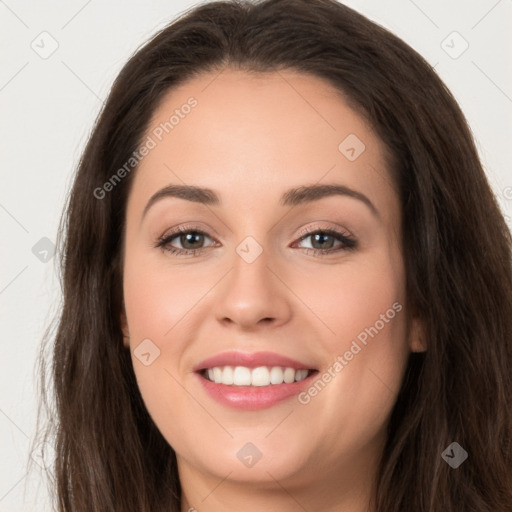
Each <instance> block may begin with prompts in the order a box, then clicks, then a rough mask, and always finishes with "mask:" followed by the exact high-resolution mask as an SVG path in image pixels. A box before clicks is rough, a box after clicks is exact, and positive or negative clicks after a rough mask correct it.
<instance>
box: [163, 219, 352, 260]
mask: <svg viewBox="0 0 512 512" xmlns="http://www.w3.org/2000/svg"><path fill="white" fill-rule="evenodd" d="M190 233H195V234H198V235H203V236H206V237H208V238H211V237H210V236H209V235H208V233H205V232H204V231H202V230H201V229H198V228H197V227H195V226H180V227H179V228H176V229H175V230H174V231H172V232H171V233H168V234H166V235H163V236H161V237H160V238H159V239H158V241H157V244H156V245H155V248H156V249H158V248H161V249H162V250H163V251H166V252H169V253H171V254H174V255H178V256H200V255H201V254H202V253H203V252H204V251H205V250H207V249H208V248H209V247H201V248H200V249H179V248H177V247H172V246H169V244H170V243H171V241H173V240H174V239H175V238H176V237H177V236H180V235H183V234H190ZM316 234H322V235H328V236H333V237H335V238H337V239H338V241H340V242H341V246H339V247H338V248H336V249H315V248H310V247H303V248H302V249H305V250H306V253H307V254H310V253H313V254H315V255H317V256H328V255H330V254H333V253H337V252H340V251H351V250H354V249H356V248H357V242H356V240H355V239H354V238H353V237H352V236H351V235H348V234H347V233H341V232H339V231H336V230H334V229H320V228H313V229H311V228H308V229H305V230H304V231H302V232H301V233H300V235H299V239H298V242H302V241H303V240H305V239H306V238H308V237H310V236H311V235H316ZM210 247H211V246H210Z"/></svg>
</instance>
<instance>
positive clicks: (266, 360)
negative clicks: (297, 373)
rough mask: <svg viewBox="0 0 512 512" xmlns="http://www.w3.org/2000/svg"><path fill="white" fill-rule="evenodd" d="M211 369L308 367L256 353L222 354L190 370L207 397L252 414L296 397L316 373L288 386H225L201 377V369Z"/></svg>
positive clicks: (290, 360) (282, 358)
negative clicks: (220, 367)
mask: <svg viewBox="0 0 512 512" xmlns="http://www.w3.org/2000/svg"><path fill="white" fill-rule="evenodd" d="M215 366H246V367H247V368H257V367H258V366H268V367H272V366H281V367H283V368H295V369H296V370H300V369H306V370H312V368H311V367H310V366H309V365H307V364H304V363H301V362H300V361H296V360H294V359H290V358H289V357H285V356H281V355H279V354H275V353H273V352H256V353H254V354H247V353H243V352H224V353H222V354H218V355H216V356H214V357H210V358H208V359H205V360H204V361H202V362H201V363H199V364H198V365H197V366H195V368H194V371H195V372H196V375H197V378H198V379H199V381H200V383H201V385H202V386H203V389H204V390H205V391H206V392H207V393H208V395H209V396H210V397H211V398H213V399H214V400H216V401H217V402H219V403H221V404H223V405H227V406H229V407H231V408H235V409H241V410H252V411H254V410H258V409H265V408H268V407H272V406H273V405H276V404H278V403H279V402H281V401H283V400H285V399H287V398H291V397H292V396H295V395H298V394H299V393H300V392H301V391H302V390H304V389H305V388H306V387H308V386H309V385H310V384H311V381H312V379H313V378H314V376H315V374H316V373H318V372H317V371H316V370H315V371H313V372H312V373H311V375H309V376H308V377H307V378H306V379H304V380H301V381H299V382H292V383H290V384H286V383H283V384H271V385H269V386H261V387H256V386H228V385H226V384H216V383H215V382H211V381H210V380H208V379H207V378H205V377H204V376H203V375H202V373H203V370H205V369H207V368H213V367H215Z"/></svg>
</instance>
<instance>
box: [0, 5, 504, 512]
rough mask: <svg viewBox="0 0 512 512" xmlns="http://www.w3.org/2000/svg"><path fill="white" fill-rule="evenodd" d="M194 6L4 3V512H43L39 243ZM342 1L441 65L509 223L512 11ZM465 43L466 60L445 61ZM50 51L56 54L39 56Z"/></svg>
mask: <svg viewBox="0 0 512 512" xmlns="http://www.w3.org/2000/svg"><path fill="white" fill-rule="evenodd" d="M197 3H198V2H194V1H189V0H181V1H170V0H166V1H164V0H152V1H142V0H138V1H126V0H124V1H123V0H113V1H110V2H108V3H107V2H99V1H98V0H88V1H87V0H80V1H77V0H73V1H67V2H65V1H64V0H59V1H57V0H54V1H47V2H36V1H18V2H15V1H14V0H5V1H3V0H0V43H1V45H2V48H4V51H3V52H2V54H1V57H0V59H1V61H0V105H1V123H0V130H1V133H0V143H1V155H2V166H1V167H0V173H1V188H0V226H1V242H2V252H1V260H0V321H1V332H2V338H1V352H0V355H1V358H0V364H1V365H2V370H1V372H0V375H1V381H0V440H1V450H2V451H1V455H0V460H1V464H0V510H1V511H2V512H20V511H45V510H50V506H49V499H48V494H47V492H46V487H45V480H44V470H42V469H40V468H39V466H38V465H35V466H34V468H35V469H34V470H33V471H31V472H30V473H29V474H28V475H27V470H26V464H27V457H28V453H29V447H30V443H31V439H32V437H33V434H34V431H35V419H36V410H37V398H36V390H37V378H36V373H35V360H36V355H37V353H38V350H39V346H40V342H41V337H42V335H43V332H44V329H45V328H46V327H47V326H48V325H49V323H50V321H51V319H52V317H53V315H54V314H55V313H56V312H58V309H59V300H60V290H59V284H58V279H57V274H56V263H57V262H56V260H55V258H50V256H51V253H46V254H45V252H44V250H45V248H46V249H47V247H46V246H45V244H48V241H46V242H45V241H43V242H40V240H41V239H42V238H44V237H47V238H48V239H50V240H51V241H52V242H55V237H56V230H57V225H58V220H59V216H60V213H61V210H62V207H63V205H64V202H65V198H66V195H67V192H68V187H69V184H70V180H71V176H72V173H73V172H74V169H75V167H76V164H77V161H78V158H79V155H80V153H81V151H82V149H83V147H84V144H85V141H86V139H87V136H88V134H89V132H90V130H91V127H92V124H93V120H94V119H95V117H96V115H97V113H98V111H99V109H100V106H101V104H102V100H103V99H105V98H106V94H107V92H108V89H109V87H110V85H111V83H112V81H113V79H114V78H115V76H116V74H117V73H118V72H119V71H120V69H121V67H122V65H123V64H124V63H125V62H126V60H127V59H128V57H129V56H130V55H131V54H132V52H133V51H134V50H135V49H136V48H137V47H138V46H139V45H140V44H141V43H143V42H144V41H145V40H146V39H147V38H148V37H149V36H150V35H151V34H153V33H154V32H155V31H156V30H157V29H159V28H162V27H163V26H164V25H166V24H167V23H168V22H169V21H170V20H171V19H173V18H174V17H175V16H176V15H177V14H178V13H181V12H182V11H184V10H186V9H188V8H189V7H191V6H192V5H196V4H197ZM345 3H346V4H347V5H349V6H351V7H353V8H355V9H357V10H358V11H360V12H361V13H363V14H365V15H366V16H368V17H369V18H371V19H372V20H374V21H376V22H378V23H380V24H381V25H383V26H385V27H387V28H389V29H390V30H391V31H392V32H394V33H395V34H397V35H398V36H400V37H401V38H402V39H404V40H405V41H406V42H407V43H409V44H410V45H411V46H412V47H413V48H415V49H416V50H417V51H418V52H419V53H421V54H422V55H423V56H424V57H425V58H426V59H427V60H428V61H429V62H430V63H431V64H432V65H435V68H436V70H437V72H438V73H439V75H440V76H441V78H442V79H443V80H444V81H445V83H446V84H447V85H448V87H449V88H450V89H451V90H452V92H453V93H454V95H455V97H456V99H457V100H458V102H459V104H460V105H461V107H462V110H463V111H464V112H465V114H466V116H467V119H468V121H469V123H470V126H471V128H472V130H473V133H474V136H475V139H476V141H477V145H478V148H479V151H480V154H481V157H482V161H483V163H484V165H485V168H486V171H487V173H488V176H489V178H490V180H491V183H492V185H493V187H494V189H495V192H496V195H497V196H498V198H499V200H500V204H501V205H502V207H503V210H504V212H505V214H506V215H507V217H512V171H511V165H510V162H512V66H511V63H512V44H511V41H510V35H509V34H510V33H512V31H511V29H512V0H499V1H498V0H471V1H468V0H449V1H447V0H414V1H413V0H388V1H382V0H366V1H365V0H350V1H346V2H345ZM454 31H456V32H458V34H459V35H453V34H452V33H453V32H454ZM43 32H48V34H50V36H48V35H40V34H41V33H43ZM53 40H55V41H56V43H55V42H53ZM443 41H444V43H443ZM465 41H466V42H467V44H469V47H468V49H467V50H466V51H465V52H464V53H462V54H461V55H460V56H458V58H453V57H457V55H458V53H460V51H461V50H462V49H464V47H465V45H466V43H465ZM52 44H54V45H55V44H58V48H57V49H56V51H55V52H54V53H53V54H52V55H50V56H48V57H47V55H44V52H49V51H50V50H51V49H52V46H51V45H52ZM41 54H43V55H42V56H43V57H47V58H42V56H41ZM509 224H510V221H509ZM36 244H42V245H37V246H36ZM34 246H36V250H35V254H34V252H33V250H32V249H33V247H34ZM48 258H50V259H49V260H48V261H47V262H45V261H44V260H45V259H48ZM42 260H43V261H42Z"/></svg>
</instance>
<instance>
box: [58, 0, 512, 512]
mask: <svg viewBox="0 0 512 512" xmlns="http://www.w3.org/2000/svg"><path fill="white" fill-rule="evenodd" d="M61 243H62V247H61V252H62V258H63V259H62V267H63V268H62V270H63V292H64V307H63V311H62V315H61V318H60V323H59V328H58V332H57V335H56V339H55V345H54V362H53V385H54V388H55V393H56V409H55V415H56V424H57V429H56V453H57V458H56V480H57V482H56V483H57V498H58V504H59V505H58V506H59V510H61V511H85V510H87V511H90V510H118V511H123V512H125V511H131V510H133V511H152V512H154V511H159V510H162V511H163V510H166V511H168V510H175V511H186V510H199V511H201V510H205V511H218V510H222V511H230V510H244V511H256V510H258V511H259V510H276V511H277V510H279V511H295V510H324V511H341V510H343V511H345V512H347V511H349V512H362V511H371V512H376V511H378V512H391V511H394V512H398V511H422V512H423V511H424V512H427V511H428V512H434V511H436V512H437V511H439V510H453V511H455V510H457V511H458V510H464V511H469V510H471V511H475V512H476V511H478V512H484V511H507V510H512V478H511V474H512V471H511V469H512V447H511V443H510V439H511V429H512V416H511V413H510V409H509V407H508V406H509V396H510V393H511V391H512V385H511V378H510V361H511V359H512V347H511V336H512V270H511V261H512V258H511V238H510V233H509V231H508V230H507V227H506V224H505V222H504V220H503V217H502V215H501V213H500V211H499V208H498V206H497V202H496V200H495V198H494V196H493V194H492V192H491V189H490V187H489V184H488V182H487V180H486V177H485V174H484V172H483V170H482V166H481V163H480V162H479V158H478V155H477V151H476V149H475V145H474V142H473V140H472V136H471V133H470V130H469V128H468V125H467V123H466V121H465V119H464V116H463V114H462V112H461V111H460V109H459V107H458V105H457V104H456V102H455V100H454V99H453V97H452V95H451V94H450V93H449V91H448V90H447V89H446V87H445V86H444V85H443V83H442V82H441V81H440V80H439V78H438V77H437V76H436V74H435V73H434V71H433V70H432V68H431V67H430V66H429V65H428V64H427V63H426V62H425V61H424V60H423V59H422V58H421V57H420V56H419V55H418V54H417V53H415V52H414V51H413V50H412V49H411V48H410V47H408V46H407V45H406V44H404V43H403V42H402V41H401V40H399V39H398V38H397V37H395V36H393V35H392V34H390V33H389V32H387V31H386V30H384V29H383V28H381V27H379V26H377V25H375V24H374V23H372V22H370V21H369V20H367V19H366V18H364V17H363V16H361V15H359V14H358V13H356V12H355V11H353V10H351V9H349V8H348V7H346V6H343V5H341V4H339V3H336V2H334V1H331V0H314V1H306V0H267V1H264V2H260V3H248V2H246V3H240V2H213V3H209V4H206V5H203V6H199V7H197V8H195V9H193V10H191V11H190V12H188V13H186V14H184V15H183V16H181V17H180V18H179V19H178V20H176V21H175V22H173V23H172V24H171V25H169V26H168V27H167V28H165V29H163V30H162V31H161V32H160V33H158V34H157V35H156V36H155V37H154V38H153V39H152V40H151V41H150V42H148V43H147V44H146V45H145V46H144V47H143V48H141V49H140V50H139V51H138V52H137V53H136V54H135V55H134V56H133V57H132V58H131V59H130V61H129V62H128V63H127V64H126V66H125V67H124V68H123V70H122V71H121V73H120V75H119V76H118V78H117V79H116V81H115V83H114V86H113V88H112V91H111V93H110V95H109V98H108V100H107V102H106V104H105V106H104V109H103V112H102V113H101V115H100V117H99V119H98V121H97V123H96V126H95V129H94V131H93V133H92V135H91V137H90V140H89V142H88V144H87V147H86V149H85V152H84V154H83V157H82V159H81V163H80V167H79V169H78V172H77V175H76V179H75V182H74V185H73V189H72V192H71V196H70V200H69V205H68V207H67V212H66V216H65V218H64V222H63V226H62V238H61Z"/></svg>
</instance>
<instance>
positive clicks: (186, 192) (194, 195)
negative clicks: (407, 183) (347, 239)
mask: <svg viewBox="0 0 512 512" xmlns="http://www.w3.org/2000/svg"><path fill="white" fill-rule="evenodd" d="M336 195H339V196H347V197H351V198H353V199H358V200H359V201H361V202H363V203H364V204H365V205H366V206H367V207H368V208H369V209H370V210H371V212H372V213H373V215H375V216H376V217H379V212H378V210H377V208H375V205H374V204H373V203H372V202H371V201H370V199H368V197H366V196H365V195H364V194H362V193H361V192H357V191H356V190H353V189H351V188H349V187H346V186H345V185H337V184H315V185H304V186H301V187H297V188H292V189H290V190H287V191H286V192H285V193H284V194H283V195H282V196H281V198H280V200H279V204H280V205H281V206H297V205H299V204H304V203H311V202H313V201H318V200H320V199H322V198H324V197H332V196H336ZM167 197H177V198H179V199H185V200H187V201H192V202H195V203H201V204H204V205H207V206H219V205H220V204H221V200H220V198H219V196H218V195H217V194H216V193H215V192H214V191H213V190H212V189H210V188H203V187H197V186H194V185H168V186H166V187H164V188H162V189H160V190H158V191H157V192H155V194H153V195H152V196H151V198H150V199H149V201H148V202H147V204H146V207H145V208H144V211H143V213H142V217H144V216H145V215H146V213H147V211H148V210H149V209H150V208H151V206H153V205H154V204H155V203H156V202H158V201H160V200H161V199H164V198H167Z"/></svg>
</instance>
